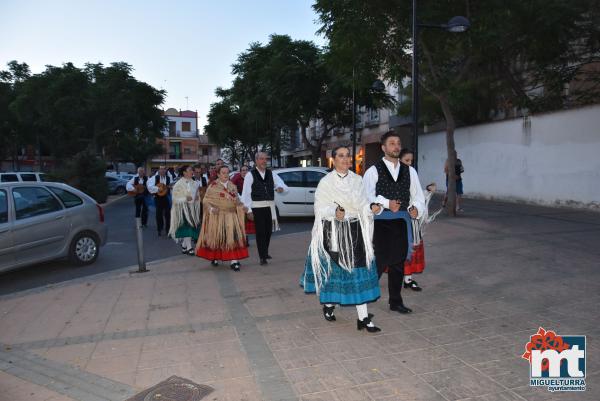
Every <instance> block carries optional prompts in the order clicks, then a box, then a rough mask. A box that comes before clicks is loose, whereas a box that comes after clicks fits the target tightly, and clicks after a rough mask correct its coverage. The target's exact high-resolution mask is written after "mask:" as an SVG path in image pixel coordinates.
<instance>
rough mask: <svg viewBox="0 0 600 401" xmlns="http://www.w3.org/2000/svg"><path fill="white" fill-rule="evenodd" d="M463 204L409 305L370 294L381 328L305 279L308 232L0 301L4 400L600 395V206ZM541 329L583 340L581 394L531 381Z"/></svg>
mask: <svg viewBox="0 0 600 401" xmlns="http://www.w3.org/2000/svg"><path fill="white" fill-rule="evenodd" d="M464 208H465V210H466V212H465V213H464V214H463V215H462V216H460V217H459V218H456V219H450V218H444V217H442V218H440V219H439V220H438V221H436V222H435V223H434V224H433V225H431V226H430V227H429V229H428V232H427V234H426V235H427V236H426V238H425V240H426V252H425V253H426V261H427V267H426V269H425V272H424V273H423V274H422V275H421V276H420V277H417V279H418V281H419V283H420V284H421V285H422V286H423V287H424V291H423V292H421V293H415V292H412V293H409V292H408V290H405V300H406V304H407V305H408V306H410V307H412V308H413V309H414V311H415V312H414V313H413V314H412V315H409V316H403V315H399V314H397V313H395V312H394V313H392V312H389V311H388V310H387V308H386V307H387V299H386V296H384V297H383V298H382V299H380V300H379V301H378V302H377V303H375V304H372V305H370V309H369V311H370V312H372V313H374V314H375V322H376V324H377V325H378V326H380V327H381V328H382V330H383V331H382V332H381V333H380V334H377V335H370V334H367V333H363V332H359V331H357V330H356V316H355V309H354V308H341V309H340V310H338V311H337V313H336V314H337V316H338V321H337V322H335V323H329V322H326V321H325V320H324V319H323V318H322V316H321V311H320V307H319V304H318V302H317V300H316V297H315V296H309V295H305V294H304V293H303V291H302V290H301V289H300V288H299V287H298V285H297V283H298V278H299V275H300V273H301V272H302V270H303V264H304V257H305V253H306V249H307V245H308V241H309V240H310V235H309V233H300V234H291V235H285V236H280V237H276V238H274V239H273V241H272V247H271V254H272V255H273V257H274V259H273V262H272V263H271V264H269V265H268V266H259V265H258V263H257V261H258V260H257V257H256V252H255V248H254V247H253V248H252V254H251V258H250V259H248V260H247V261H246V263H244V265H243V266H242V271H241V272H239V273H234V272H232V271H230V270H229V267H228V266H227V265H225V266H220V267H211V266H210V264H209V263H208V262H206V261H203V260H201V259H198V258H193V257H189V256H180V257H175V258H173V259H170V260H167V261H163V262H161V263H158V264H150V265H149V268H150V270H151V271H150V272H149V273H145V274H129V272H128V270H120V271H114V272H110V273H105V274H101V275H98V276H93V277H88V278H86V279H78V280H74V281H71V282H68V283H65V284H62V285H58V286H54V287H45V288H40V289H36V290H31V291H26V292H23V293H18V294H14V295H11V296H6V297H1V298H0V343H1V344H2V348H1V349H0V400H10V401H17V400H28V401H29V400H31V401H37V400H46V401H49V400H52V401H58V400H85V401H95V400H115V401H116V400H125V399H127V398H128V397H130V396H132V395H133V394H136V393H138V392H140V391H142V390H144V389H146V388H148V387H151V386H153V385H155V384H157V383H158V382H159V381H162V380H164V379H166V378H168V377H170V376H172V375H177V376H181V377H184V378H187V379H190V380H192V381H194V382H196V383H199V384H207V385H210V386H212V387H213V388H214V389H215V391H214V392H213V393H211V394H210V395H208V396H207V397H206V398H204V399H203V400H232V401H233V400H298V399H302V400H307V401H308V400H313V401H315V400H330V401H355V400H356V401H358V400H423V401H438V400H440V401H441V400H480V401H495V400H505V401H506V400H508V401H512V400H594V401H597V400H600V344H599V343H598V339H599V338H600V306H599V305H600V214H598V213H588V212H579V211H572V210H566V209H549V208H541V207H534V206H519V205H512V204H503V203H495V202H484V201H466V202H465V205H464ZM253 245H254V244H253ZM381 285H382V293H384V294H385V293H386V290H385V289H386V288H387V283H386V282H385V279H384V280H383V281H382V283H381ZM386 295H387V294H386ZM539 326H542V327H544V328H546V329H553V330H556V331H557V332H558V334H565V335H579V334H582V335H587V342H588V350H587V385H588V389H587V391H585V392H583V393H578V394H575V393H572V394H569V393H550V392H548V391H547V390H546V389H543V388H539V389H535V388H531V387H530V386H529V369H528V363H527V361H525V360H524V359H521V357H520V356H521V354H522V353H523V351H524V345H525V343H526V342H527V341H528V340H529V336H530V335H532V334H534V333H535V332H536V331H537V329H538V327H539Z"/></svg>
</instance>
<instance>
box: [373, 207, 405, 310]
mask: <svg viewBox="0 0 600 401" xmlns="http://www.w3.org/2000/svg"><path fill="white" fill-rule="evenodd" d="M373 248H374V251H375V260H376V261H377V273H378V274H379V277H380V278H381V275H382V274H383V271H384V270H385V268H386V267H387V268H388V292H389V303H390V306H398V305H402V304H403V302H402V294H401V291H402V282H403V280H404V260H405V259H406V254H407V252H408V240H407V231H406V222H405V221H404V220H403V219H395V220H375V228H374V230H373Z"/></svg>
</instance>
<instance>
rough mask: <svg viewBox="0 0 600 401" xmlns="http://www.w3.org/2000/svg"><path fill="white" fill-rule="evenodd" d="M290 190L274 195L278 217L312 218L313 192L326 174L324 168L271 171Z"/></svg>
mask: <svg viewBox="0 0 600 401" xmlns="http://www.w3.org/2000/svg"><path fill="white" fill-rule="evenodd" d="M273 174H276V175H278V176H279V178H281V179H282V180H283V182H284V183H285V185H287V186H288V187H289V188H290V190H289V191H287V192H282V193H277V192H276V193H275V208H276V211H277V214H278V215H279V216H314V214H315V213H314V210H313V208H314V204H315V190H316V189H317V185H319V181H321V178H323V177H325V175H326V174H327V168H325V167H291V168H282V169H277V170H274V171H273Z"/></svg>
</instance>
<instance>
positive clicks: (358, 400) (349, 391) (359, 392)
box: [332, 386, 372, 401]
mask: <svg viewBox="0 0 600 401" xmlns="http://www.w3.org/2000/svg"><path fill="white" fill-rule="evenodd" d="M333 394H334V395H335V397H337V398H332V399H333V400H339V401H371V400H372V398H371V397H370V396H369V394H368V393H367V390H366V389H365V388H364V386H356V387H344V388H338V389H336V390H334V391H333Z"/></svg>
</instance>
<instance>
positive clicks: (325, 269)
mask: <svg viewBox="0 0 600 401" xmlns="http://www.w3.org/2000/svg"><path fill="white" fill-rule="evenodd" d="M381 149H382V151H383V153H384V157H383V158H382V159H381V160H379V161H378V162H377V163H375V165H373V166H372V167H370V168H369V169H368V170H367V171H366V172H365V175H364V178H361V177H360V176H359V175H357V174H355V173H353V172H352V171H350V170H349V167H350V164H351V162H350V160H351V156H350V150H349V149H348V148H347V147H343V146H341V147H338V148H336V149H334V151H333V153H332V156H333V164H334V168H333V170H332V171H331V172H330V173H329V174H327V175H326V176H325V177H324V178H323V179H321V181H320V182H319V185H318V186H317V190H316V192H315V223H314V226H313V229H312V238H311V242H310V246H309V250H308V255H307V257H306V262H305V266H304V273H303V274H302V276H301V278H300V285H301V286H302V287H304V291H305V292H306V293H317V294H318V297H319V301H320V302H321V304H322V305H323V316H324V318H325V320H327V321H335V320H336V317H335V313H334V312H335V306H336V305H355V306H356V311H357V315H358V319H357V329H358V330H363V329H366V330H367V331H368V332H378V331H380V328H378V327H377V326H375V324H374V323H373V321H372V318H373V315H372V314H370V313H368V309H367V304H368V303H370V302H374V301H376V300H377V299H378V298H379V297H380V295H381V294H380V288H379V279H380V278H381V276H382V274H383V273H384V272H385V271H387V272H388V294H389V308H390V310H392V311H397V312H399V313H403V314H406V313H411V312H412V310H411V309H410V308H408V307H407V306H406V305H405V304H404V301H403V299H402V293H401V292H402V287H403V286H404V287H405V288H411V289H413V290H420V289H421V288H420V287H419V286H418V284H416V281H414V280H412V279H410V278H409V281H405V280H404V276H405V273H406V271H405V267H406V265H407V261H408V265H410V263H411V262H410V261H411V260H412V261H413V262H415V263H420V271H422V270H423V266H424V254H423V251H422V249H423V244H422V233H423V227H424V225H425V224H427V223H428V222H430V221H431V220H433V218H435V216H436V215H437V214H435V215H432V216H429V215H428V212H427V206H428V202H429V199H430V198H431V194H432V193H433V191H434V190H435V188H434V187H432V186H429V187H428V190H427V192H428V195H427V196H425V195H424V193H423V190H422V188H421V184H420V182H419V177H418V175H417V172H416V170H415V169H414V168H412V167H411V166H410V163H407V161H405V162H402V161H401V160H400V156H401V142H400V137H399V135H398V134H396V133H395V132H393V131H389V132H387V133H385V134H384V135H383V136H382V138H381ZM419 249H420V251H417V250H419ZM419 254H420V255H421V256H419ZM419 257H421V261H420V262H417V260H416V258H419ZM418 271H419V269H416V270H411V273H412V272H415V273H416V272H418Z"/></svg>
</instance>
